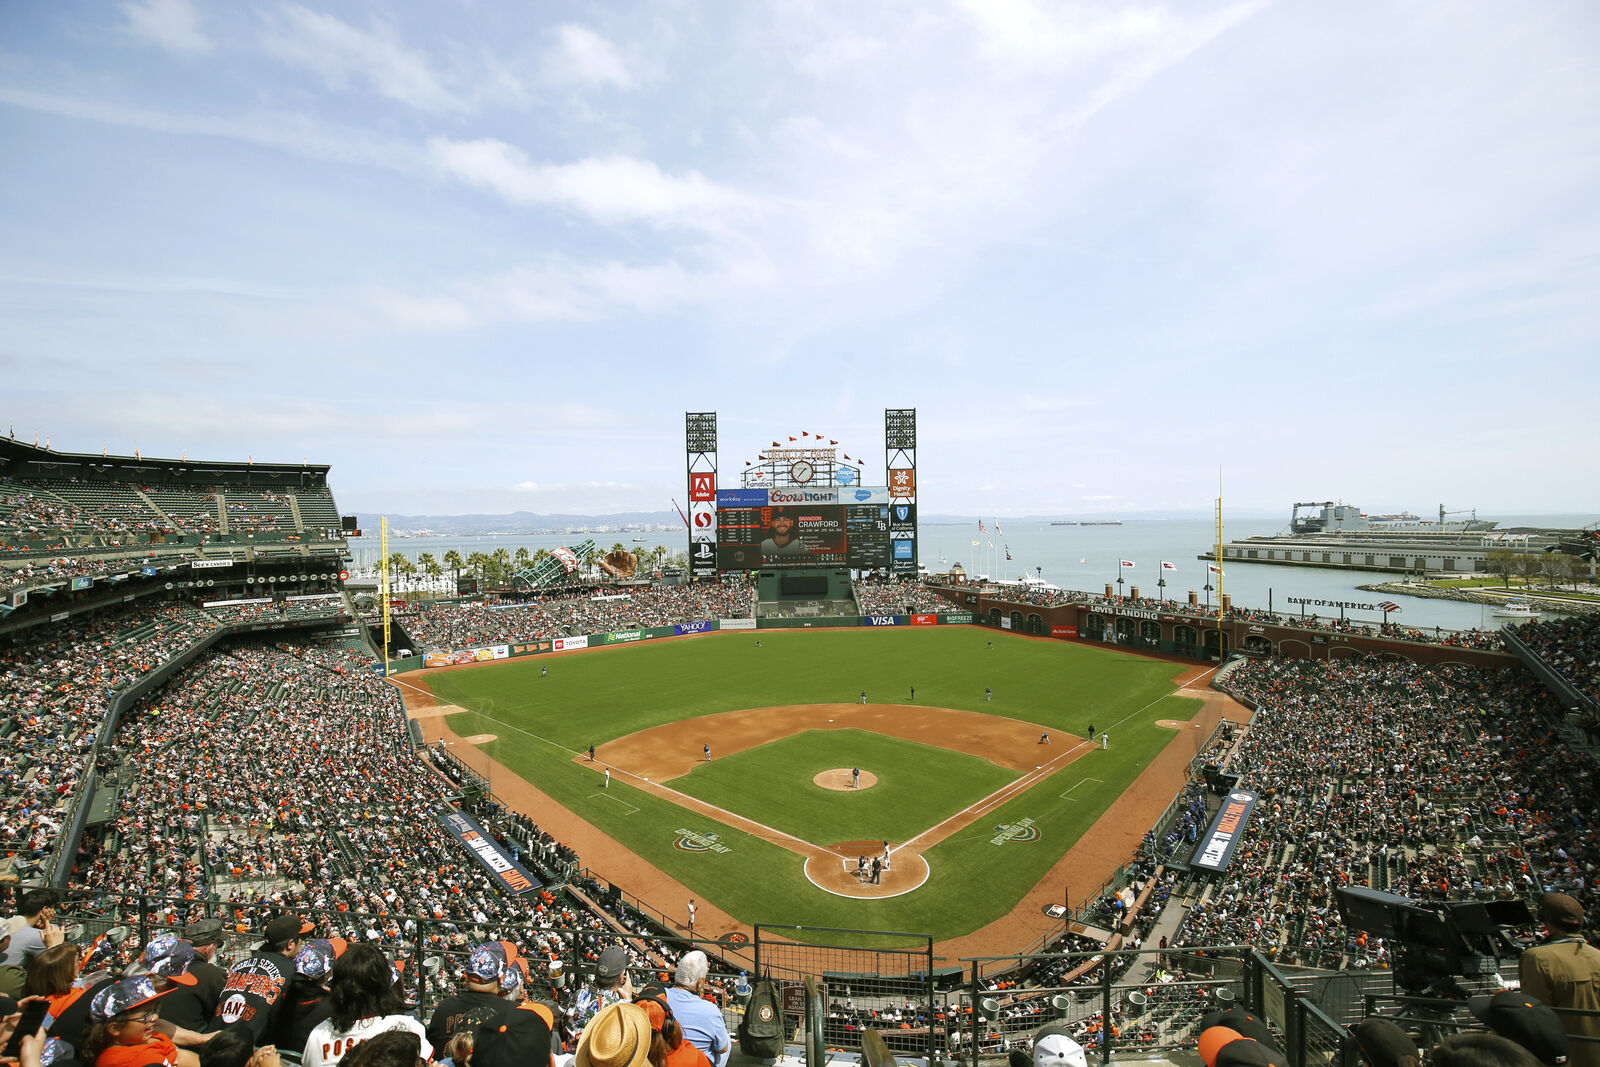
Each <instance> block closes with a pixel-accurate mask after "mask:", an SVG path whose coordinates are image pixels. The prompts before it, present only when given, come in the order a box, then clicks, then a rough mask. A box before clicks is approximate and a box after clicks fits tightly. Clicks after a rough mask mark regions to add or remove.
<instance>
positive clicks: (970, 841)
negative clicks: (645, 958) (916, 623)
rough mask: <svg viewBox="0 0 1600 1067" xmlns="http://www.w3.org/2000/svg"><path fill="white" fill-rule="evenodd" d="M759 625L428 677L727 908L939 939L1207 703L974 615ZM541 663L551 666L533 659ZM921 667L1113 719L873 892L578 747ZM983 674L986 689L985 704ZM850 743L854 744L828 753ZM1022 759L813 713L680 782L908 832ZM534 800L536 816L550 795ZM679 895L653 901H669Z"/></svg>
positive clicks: (1057, 843) (596, 814) (1082, 820)
mask: <svg viewBox="0 0 1600 1067" xmlns="http://www.w3.org/2000/svg"><path fill="white" fill-rule="evenodd" d="M757 639H758V634H756V633H750V632H729V633H720V634H711V635H707V636H705V637H697V638H691V639H686V640H676V641H662V642H655V643H651V644H644V645H629V646H620V647H612V648H606V649H597V650H593V651H589V652H582V653H576V654H571V655H561V656H540V657H533V658H529V659H526V660H518V661H513V662H510V663H500V664H495V665H493V666H485V667H480V668H477V669H474V670H470V671H454V672H446V673H442V674H437V675H434V676H433V677H432V678H430V679H429V682H430V685H431V687H432V689H433V691H434V693H435V695H436V696H437V697H438V699H439V700H440V701H441V702H442V703H450V704H457V705H460V706H461V707H463V708H467V709H470V710H469V711H467V712H464V713H462V714H459V715H455V716H452V717H451V719H450V727H451V729H453V730H454V731H455V732H456V733H457V734H458V735H461V736H467V735H471V734H476V733H492V734H495V735H496V736H497V738H498V739H497V740H496V741H494V742H491V743H489V744H488V745H487V746H486V747H487V748H488V750H489V752H490V754H491V755H493V756H494V758H495V759H496V760H498V761H499V762H501V763H502V764H504V765H506V766H508V767H513V768H516V769H517V770H518V772H519V773H520V774H521V775H522V777H524V778H526V779H527V780H528V781H530V782H532V783H534V784H535V785H536V786H538V787H539V788H540V789H541V790H543V791H544V792H545V793H547V794H549V795H550V796H551V797H553V798H554V799H555V800H556V801H557V802H558V803H560V804H563V805H565V806H567V807H569V808H570V809H572V810H573V811H575V812H577V813H578V814H579V815H581V816H582V817H583V818H584V819H586V820H588V821H589V822H591V823H593V824H594V825H596V826H598V827H599V828H600V829H602V830H604V831H605V832H606V833H608V834H610V835H612V836H613V837H615V838H616V839H617V840H619V841H621V842H623V843H624V844H626V845H627V846H628V847H629V848H630V849H632V850H633V851H634V852H636V853H638V854H639V855H640V856H642V857H644V858H645V859H647V860H648V861H650V862H651V863H653V864H655V865H656V866H658V867H660V868H661V869H662V870H664V871H666V872H667V873H668V874H670V875H671V876H672V877H674V878H676V879H678V880H679V881H681V882H683V883H684V884H685V885H687V886H689V887H691V888H692V889H693V891H694V892H695V894H696V895H697V896H699V897H701V898H702V899H704V900H708V901H710V902H712V903H714V904H715V905H716V906H718V907H720V908H722V909H723V910H724V911H726V912H728V913H729V914H731V915H734V916H737V917H739V918H740V919H743V920H745V921H747V922H752V923H754V922H764V923H794V924H801V925H808V926H831V927H842V928H854V929H879V930H915V931H918V932H921V933H929V934H932V935H934V936H935V937H937V938H948V937H953V936H956V935H959V934H962V933H965V932H968V931H970V930H972V929H975V928H977V927H979V926H982V925H984V924H985V923H987V922H990V921H992V920H994V919H996V918H998V917H999V916H1001V915H1003V914H1005V912H1006V911H1008V910H1009V909H1010V908H1011V907H1012V906H1014V905H1015V903H1016V902H1017V900H1018V899H1020V897H1021V896H1022V895H1023V894H1024V893H1026V892H1027V891H1028V890H1029V889H1030V888H1031V887H1032V886H1033V885H1035V884H1036V883H1037V882H1038V881H1039V880H1040V879H1041V878H1042V877H1043V876H1044V874H1045V872H1047V871H1048V870H1049V868H1050V867H1051V866H1052V865H1053V864H1054V862H1055V861H1056V859H1058V858H1059V857H1060V856H1061V855H1062V854H1063V853H1064V852H1065V851H1066V850H1067V849H1068V848H1070V847H1071V845H1072V844H1073V842H1075V841H1076V840H1077V839H1078V837H1079V836H1081V835H1082V834H1083V832H1084V831H1085V830H1087V829H1088V828H1089V827H1090V826H1091V825H1093V823H1094V821H1095V819H1097V818H1098V817H1099V815H1100V814H1101V813H1102V812H1104V811H1105V809H1106V808H1107V807H1108V806H1109V805H1110V804H1111V802H1112V801H1114V800H1115V799H1116V798H1117V797H1118V796H1119V795H1121V793H1122V792H1123V791H1124V790H1125V789H1126V788H1127V786H1128V784H1129V783H1130V782H1131V781H1132V780H1133V778H1134V777H1135V776H1136V775H1137V774H1138V773H1139V772H1140V770H1142V769H1143V767H1145V766H1146V765H1148V764H1149V762H1150V761H1151V759H1152V758H1153V757H1154V756H1155V754H1156V753H1157V752H1159V751H1160V749H1161V748H1162V747H1163V746H1164V745H1165V744H1166V743H1167V742H1168V741H1169V740H1171V738H1172V736H1173V731H1172V730H1171V729H1168V728H1164V727H1159V726H1156V725H1155V721H1156V720H1157V719H1180V720H1186V719H1188V718H1190V717H1191V716H1192V715H1193V714H1194V711H1195V710H1196V707H1197V705H1198V702H1197V701H1194V700H1193V699H1190V698H1186V697H1179V696H1175V695H1173V694H1174V686H1173V682H1172V679H1173V678H1174V677H1175V676H1176V675H1178V674H1180V673H1181V672H1182V671H1183V670H1184V669H1185V668H1184V667H1183V666H1182V665H1179V664H1173V663H1166V662H1161V661H1158V660H1151V659H1145V658H1141V657H1136V656H1130V655H1126V654H1122V653H1119V652H1116V651H1115V650H1112V649H1103V648H1097V647H1094V646H1087V645H1074V644H1067V643H1065V642H1051V641H1039V640H1028V639H1025V638H1021V637H1017V636H1014V635H1008V634H1004V633H995V632H994V631H991V630H983V629H978V628H976V627H955V626H952V627H936V628H927V629H923V628H892V629H891V628H883V629H866V630H853V629H852V630H820V631H799V632H793V631H781V630H763V631H759V640H760V641H761V642H762V647H757V646H756V640H757ZM991 640H992V641H993V643H994V647H993V648H989V647H988V644H989V642H990V641H991ZM546 666H547V667H549V674H548V676H546V677H541V676H540V668H541V667H546ZM913 685H915V686H916V690H917V697H916V702H917V703H918V704H922V705H931V706H939V707H949V708H960V709H967V710H972V711H978V712H983V713H986V714H991V715H1004V716H1009V717H1012V718H1016V719H1021V720H1025V721H1027V722H1031V723H1038V724H1039V725H1040V726H1041V727H1042V728H1047V729H1050V730H1051V731H1054V732H1057V733H1058V734H1078V735H1081V734H1084V733H1086V732H1087V730H1088V726H1089V724H1090V723H1093V724H1094V726H1095V729H1096V731H1097V732H1098V731H1108V732H1109V733H1110V735H1111V747H1110V748H1109V749H1107V750H1105V751H1101V750H1099V749H1095V750H1094V751H1092V752H1091V753H1090V754H1089V755H1088V756H1086V757H1084V758H1082V759H1079V760H1077V761H1076V762H1074V763H1073V764H1071V765H1070V766H1068V767H1066V768H1064V769H1063V770H1061V771H1058V772H1057V773H1056V774H1054V775H1053V776H1051V777H1050V778H1048V779H1046V780H1045V781H1044V782H1042V783H1040V784H1039V785H1037V786H1036V787H1034V788H1033V789H1031V790H1029V791H1028V792H1026V793H1024V794H1023V795H1021V796H1018V797H1016V798H1013V799H1012V800H1010V801H1009V802H1008V803H1007V804H1005V805H1004V806H1003V807H1002V808H1001V809H1000V810H999V811H998V812H996V813H994V814H993V815H991V816H988V817H986V818H984V819H982V820H980V821H979V822H977V823H975V824H973V825H972V826H969V827H968V828H967V829H966V830H965V831H963V832H962V833H960V834H958V835H956V836H955V837H952V838H950V839H949V840H947V841H945V842H943V843H942V844H940V845H939V846H937V847H936V848H934V849H932V850H931V851H929V852H927V853H926V857H927V859H928V862H929V864H930V867H931V870H932V876H931V878H930V879H929V882H928V884H927V885H925V886H924V887H923V888H921V889H919V890H917V891H916V892H913V893H910V894H907V895H904V896H900V897H894V898H890V899H884V900H875V901H862V900H854V899H847V898H841V897H836V896H834V895H832V894H829V893H826V892H823V891H821V890H819V889H817V888H816V887H815V886H813V885H812V884H811V883H810V882H808V881H807V880H806V878H805V875H804V871H803V864H802V862H801V860H800V859H799V857H797V856H795V855H794V854H793V853H791V852H788V851H787V850H784V849H780V848H778V847H777V846H775V845H771V844H768V843H766V842H763V841H760V840H758V839H756V838H753V837H749V836H746V835H745V834H744V833H742V832H740V831H737V830H733V829H730V828H729V827H727V826H724V825H721V824H718V823H715V822H713V821H711V820H709V819H707V818H705V817H703V816H698V815H691V814H689V813H688V812H686V811H685V810H684V809H683V808H680V807H678V806H677V805H675V804H673V803H671V802H670V801H668V800H665V799H662V798H659V797H656V796H654V795H652V794H649V793H646V792H643V791H641V790H637V789H633V788H631V787H629V786H628V785H627V784H626V782H625V781H624V780H621V779H614V780H613V782H612V786H611V788H610V789H609V790H607V789H602V788H600V775H599V774H598V773H597V772H596V771H595V770H594V769H593V768H592V767H591V766H590V765H588V764H586V763H585V762H581V761H580V762H574V761H573V759H572V757H573V756H574V755H576V754H577V753H579V752H581V751H583V750H585V749H587V748H588V746H589V745H590V744H603V743H605V742H606V741H609V740H611V739H613V738H617V737H623V736H626V735H628V734H632V733H635V732H637V731H639V730H642V729H646V728H648V727H651V726H657V725H660V724H662V723H666V722H673V721H677V720H680V719H686V718H693V717H696V716H700V715H708V714H713V713H717V712H723V711H731V710H737V709H740V708H750V707H768V706H773V705H783V704H806V703H836V702H849V703H854V702H856V701H858V700H859V699H860V694H861V691H862V690H863V689H865V690H866V691H867V696H868V700H870V701H873V702H882V703H904V702H906V701H907V700H908V697H909V691H910V687H911V686H913ZM985 686H988V687H990V688H991V689H992V690H993V693H994V695H993V699H992V700H991V701H988V702H986V701H985V700H984V687H985ZM851 735H857V736H851ZM710 740H711V743H712V745H713V750H715V739H714V738H712V739H710ZM1063 740H1064V738H1063ZM841 746H843V747H841ZM857 746H859V747H857ZM858 751H859V752H860V753H861V757H860V758H861V762H862V764H863V769H867V770H871V771H872V772H873V773H875V774H878V775H879V776H880V778H881V779H884V786H883V787H882V788H879V789H873V790H868V791H863V792H862V793H860V794H856V795H854V796H850V795H848V794H841V793H834V794H831V795H824V794H825V791H823V790H819V789H817V788H816V787H815V786H813V785H812V782H811V780H812V777H813V776H814V775H815V773H816V772H817V771H818V770H824V769H828V768H832V767H838V766H853V765H855V762H856V761H855V758H854V753H855V752H858ZM845 752H848V753H851V757H850V758H845V759H839V758H836V757H835V756H834V755H832V754H831V753H845ZM713 754H714V755H715V751H713ZM932 760H937V761H938V763H937V765H935V764H934V763H931V762H929V761H932ZM1011 777H1012V772H1010V771H1007V770H1005V769H1003V768H999V767H996V766H994V765H992V764H989V763H988V762H987V761H983V760H977V759H974V758H973V757H966V756H962V755H960V754H958V753H952V752H949V751H946V750H940V749H931V750H929V749H928V746H923V745H916V744H912V743H909V742H905V741H900V740H897V739H891V738H884V737H877V736H873V735H864V734H860V732H859V731H814V732H812V733H807V734H802V735H798V736H796V737H791V738H788V739H785V740H783V741H776V742H773V743H772V744H769V745H766V746H763V747H762V748H760V749H757V750H752V751H748V752H744V753H740V754H738V755H737V756H730V757H729V758H727V759H722V758H717V759H713V760H712V762H711V763H709V764H706V765H704V766H700V767H696V768H695V769H694V770H693V771H692V772H691V773H690V774H688V775H685V776H683V777H681V778H679V779H677V780H675V781H674V782H672V783H671V785H672V787H673V788H675V789H678V790H681V791H683V792H686V793H689V794H691V795H694V796H697V797H701V798H702V799H705V800H707V801H708V802H710V803H714V804H716V805H718V806H719V807H723V808H725V809H728V810H733V811H737V812H739V813H740V814H741V815H744V816H745V817H748V818H752V819H756V820H757V821H760V822H765V823H768V824H769V825H774V826H777V828H779V829H783V830H785V831H786V832H788V833H792V834H795V836H798V837H802V838H803V839H805V840H809V841H813V842H816V843H819V844H828V843H833V842H836V841H841V840H857V839H863V838H869V839H870V838H874V837H879V838H881V837H887V838H889V839H890V840H897V841H898V840H904V839H905V838H906V837H908V836H910V835H911V834H914V833H916V832H918V831H920V830H922V829H926V828H927V826H930V825H932V824H933V823H936V822H938V821H940V820H941V819H942V818H943V817H944V816H945V815H948V814H950V813H953V812H954V811H957V810H959V809H961V808H963V807H965V806H967V805H968V804H970V803H972V800H973V799H975V798H976V797H981V796H985V795H988V794H989V793H991V792H993V790H994V789H995V788H996V787H997V784H996V783H1002V784H1003V783H1004V782H1005V781H1007V780H1009V779H1010V778H1011ZM492 784H493V783H491V785H492ZM924 813H926V814H924ZM530 814H531V815H532V817H533V818H534V820H535V821H538V819H539V813H538V812H532V813H530ZM923 820H925V821H923ZM1025 821H1027V822H1028V824H1029V826H1030V829H1029V836H1030V837H1032V839H1031V840H1027V841H1017V840H1010V841H1006V842H1005V843H1004V844H999V845H996V844H994V843H992V842H993V840H994V838H995V837H996V829H995V828H996V827H997V826H1002V825H1013V824H1020V823H1023V822H1025ZM919 822H920V823H921V824H920V825H919ZM779 823H781V824H782V825H779ZM879 827H881V828H882V829H878V828H879ZM680 830H689V831H693V832H696V833H715V834H718V835H720V837H721V843H722V845H723V846H724V847H725V848H726V849H727V851H724V852H687V851H683V850H682V849H680V848H678V847H676V846H675V844H674V842H675V841H676V839H677V838H678V836H679V831H680ZM680 904H681V902H677V901H662V902H659V905H658V906H660V907H661V908H662V910H663V911H667V912H669V913H675V912H676V911H677V910H680Z"/></svg>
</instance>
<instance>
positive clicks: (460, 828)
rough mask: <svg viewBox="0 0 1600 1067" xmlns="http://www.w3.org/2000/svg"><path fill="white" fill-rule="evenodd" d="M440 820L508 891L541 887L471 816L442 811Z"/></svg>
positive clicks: (516, 891)
mask: <svg viewBox="0 0 1600 1067" xmlns="http://www.w3.org/2000/svg"><path fill="white" fill-rule="evenodd" d="M439 823H440V825H442V826H443V827H444V828H445V829H446V830H449V831H450V833H451V834H452V835H454V837H455V839H456V840H457V841H460V842H461V844H462V845H464V846H465V847H466V849H467V851H468V852H471V853H472V854H473V855H474V856H476V857H477V860H478V862H479V863H481V864H483V865H484V866H485V867H487V868H488V870H489V873H490V874H492V875H494V878H495V881H497V882H498V883H499V884H500V887H501V888H502V889H504V890H505V891H506V892H508V893H515V894H518V895H520V894H522V893H527V892H529V891H530V890H534V889H538V888H539V886H540V883H539V882H538V881H537V880H536V879H535V878H534V877H533V875H531V874H529V873H528V871H527V868H525V867H523V866H522V864H520V863H518V862H517V861H516V860H514V859H512V858H511V857H510V856H508V855H506V853H505V850H504V849H503V848H501V847H500V846H499V845H497V844H495V842H494V839H493V838H491V837H490V836H489V835H488V834H486V833H484V830H483V827H481V826H479V825H478V821H477V820H476V819H474V818H473V817H472V816H470V815H466V814H463V813H462V812H459V811H441V812H440V813H439Z"/></svg>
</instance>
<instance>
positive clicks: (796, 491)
mask: <svg viewBox="0 0 1600 1067" xmlns="http://www.w3.org/2000/svg"><path fill="white" fill-rule="evenodd" d="M767 503H769V504H772V505H774V506H776V505H779V504H837V503H839V490H837V489H834V488H832V487H829V488H827V489H801V488H798V487H792V486H787V487H784V488H782V489H768V490H767Z"/></svg>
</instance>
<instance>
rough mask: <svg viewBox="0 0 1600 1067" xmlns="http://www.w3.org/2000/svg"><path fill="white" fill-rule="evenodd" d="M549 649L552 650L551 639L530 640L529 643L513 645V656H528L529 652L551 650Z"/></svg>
mask: <svg viewBox="0 0 1600 1067" xmlns="http://www.w3.org/2000/svg"><path fill="white" fill-rule="evenodd" d="M549 651H550V642H549V641H529V642H528V643H527V644H522V645H512V646H511V654H512V655H513V656H526V655H528V654H529V653H533V652H549Z"/></svg>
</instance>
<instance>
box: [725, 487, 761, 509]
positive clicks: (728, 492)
mask: <svg viewBox="0 0 1600 1067" xmlns="http://www.w3.org/2000/svg"><path fill="white" fill-rule="evenodd" d="M768 503H769V501H768V500H767V491H766V490H765V489H718V490H717V507H719V508H764V507H766V506H767V504H768Z"/></svg>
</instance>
